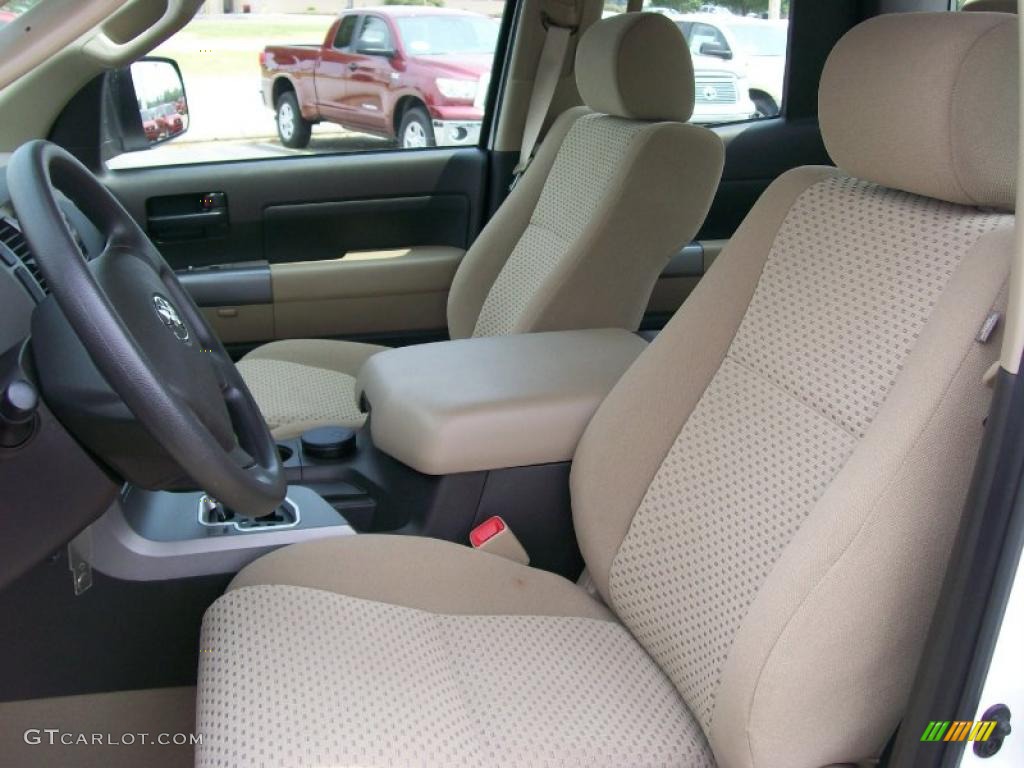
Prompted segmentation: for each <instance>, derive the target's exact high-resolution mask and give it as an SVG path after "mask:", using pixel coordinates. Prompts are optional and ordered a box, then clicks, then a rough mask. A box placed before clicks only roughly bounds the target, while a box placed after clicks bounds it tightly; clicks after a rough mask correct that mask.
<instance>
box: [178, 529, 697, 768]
mask: <svg viewBox="0 0 1024 768" xmlns="http://www.w3.org/2000/svg"><path fill="white" fill-rule="evenodd" d="M396 556H399V557H402V558H403V561H404V564H405V567H404V568H402V569H401V571H402V572H401V573H397V572H396V571H395V569H394V568H393V561H392V560H390V558H393V557H396ZM382 558H383V559H382ZM269 560H270V562H264V561H258V562H257V563H255V564H254V565H253V566H252V567H251V568H249V569H246V570H243V571H242V573H241V574H240V575H239V577H238V578H237V579H236V582H235V583H234V584H233V585H232V587H231V589H230V590H229V592H228V593H227V595H226V596H225V597H223V598H221V599H220V600H218V601H217V603H216V604H215V605H214V606H213V607H212V608H211V609H210V611H209V612H208V613H207V615H206V618H205V619H204V623H203V636H202V641H201V643H202V647H203V648H209V649H210V652H209V653H204V654H201V655H200V657H201V668H200V675H201V677H202V679H203V681H204V684H203V688H202V691H201V692H200V694H199V698H198V714H197V723H196V729H197V731H198V732H200V733H203V734H204V740H203V744H202V745H200V746H198V747H197V749H196V764H197V765H201V766H222V765H232V766H236V765H237V766H242V765H252V766H256V765H275V766H292V765H312V764H315V765H320V766H331V765H337V766H341V765H345V766H348V765H395V766H407V765H466V766H477V765H494V766H513V765H545V764H546V765H587V766H609V768H611V767H612V766H616V767H617V766H622V765H670V764H673V763H675V762H677V761H680V760H684V761H685V764H686V765H694V766H711V765H713V762H712V760H711V757H710V753H709V751H708V748H707V743H706V740H705V739H704V736H703V734H702V733H701V731H700V728H699V727H698V726H697V725H696V723H694V722H693V720H692V719H691V718H690V717H689V714H688V713H687V711H686V708H685V707H684V706H683V705H682V702H681V701H680V699H679V695H678V693H677V692H676V690H675V688H674V687H673V686H672V684H671V682H670V681H669V680H668V678H666V677H665V676H664V675H663V674H662V673H661V671H660V670H659V669H658V668H657V667H656V666H655V665H654V663H653V662H652V661H651V659H650V657H648V656H647V654H645V653H644V652H643V650H642V649H641V648H640V647H639V646H638V645H637V644H636V642H635V641H634V640H633V638H632V637H631V636H630V634H629V633H628V632H627V631H626V630H625V629H623V627H622V626H621V625H620V624H618V623H617V622H615V621H613V620H611V618H612V617H611V616H610V614H608V613H607V611H605V610H604V609H603V607H602V606H601V605H600V604H599V603H597V602H595V601H594V600H593V599H592V598H590V597H589V596H588V595H587V594H586V593H585V592H583V590H581V589H579V588H578V587H576V586H575V585H574V584H571V583H570V582H568V581H566V580H564V579H561V578H559V577H556V576H553V575H551V574H546V573H543V572H540V571H536V570H533V569H529V568H526V567H525V566H521V565H518V564H516V563H512V562H510V561H507V560H501V559H499V558H497V557H495V556H493V555H488V554H485V553H482V552H475V551H471V550H468V549H466V548H465V547H461V546H458V545H455V544H449V543H447V542H440V541H435V540H432V539H413V538H404V539H398V540H393V539H391V538H389V537H378V536H366V537H359V538H358V539H354V538H351V537H345V538H343V539H339V540H336V541H319V542H311V543H309V544H305V545H299V546H296V547H291V548H288V549H287V550H284V551H280V552H278V553H275V554H274V555H272V556H270V558H269ZM353 560H354V561H355V562H352V561H353ZM453 566H454V567H453ZM476 576H479V578H480V579H481V580H482V583H481V582H480V581H478V580H477V579H476V578H475V577H476ZM452 577H461V578H458V581H456V582H454V583H452V582H449V581H448V580H449V579H450V578H452ZM267 578H270V579H273V582H272V583H273V585H272V586H271V585H268V584H266V583H264V581H265V579H267ZM438 578H439V579H440V581H441V583H442V584H444V585H445V586H447V587H448V589H447V590H446V591H439V590H437V589H435V588H434V587H435V586H436V583H437V582H436V581H435V580H436V579H438ZM311 579H315V580H316V586H315V587H314V586H311V585H310V580H311ZM371 585H373V586H371ZM364 589H371V590H372V591H373V593H374V595H375V598H376V599H374V600H367V599H362V598H360V597H353V596H351V593H353V592H354V593H359V592H360V591H361V590H364ZM523 593H526V595H524V594H523ZM389 596H390V600H389V599H388V598H389ZM524 596H529V601H528V602H527V603H526V604H521V603H520V601H521V599H522V598H523V597H524ZM391 600H394V601H395V602H391ZM524 608H527V609H529V610H533V611H536V610H538V609H540V610H542V611H544V614H543V615H537V614H531V613H529V612H526V613H524V612H523V611H522V609H524ZM342 627H347V628H350V629H351V631H344V632H339V628H342ZM296 633H298V634H296ZM228 648H230V651H228V650H226V649H228ZM267 648H286V649H287V652H285V653H282V654H281V655H280V661H279V663H275V664H270V665H268V664H267V663H265V660H266V649H267ZM219 649H224V650H223V651H220V650H219ZM318 660H320V661H318ZM281 702H290V703H291V705H290V706H288V705H286V706H281ZM412 734H423V736H422V737H418V736H417V737H416V738H410V736H411V735H412ZM539 753H543V754H545V755H546V756H547V757H546V758H545V760H538V759H537V755H538V754H539Z"/></svg>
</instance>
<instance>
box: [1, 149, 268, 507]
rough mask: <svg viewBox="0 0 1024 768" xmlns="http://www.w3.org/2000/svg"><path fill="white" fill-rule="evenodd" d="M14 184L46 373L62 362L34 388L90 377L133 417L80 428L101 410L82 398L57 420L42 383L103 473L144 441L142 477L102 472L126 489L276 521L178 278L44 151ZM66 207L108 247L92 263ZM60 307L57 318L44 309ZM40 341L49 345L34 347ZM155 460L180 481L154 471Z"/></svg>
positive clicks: (128, 466)
mask: <svg viewBox="0 0 1024 768" xmlns="http://www.w3.org/2000/svg"><path fill="white" fill-rule="evenodd" d="M7 181H8V188H9V192H10V196H11V202H12V203H13V205H14V209H15V212H16V213H17V216H18V220H19V223H20V224H21V227H22V232H23V234H24V235H25V238H26V239H27V240H28V243H29V246H30V248H31V250H32V254H33V255H34V256H35V258H36V261H37V263H38V265H39V268H40V270H41V271H42V273H43V276H44V277H45V278H46V281H47V283H48V284H49V286H50V289H51V291H52V297H49V298H48V299H47V300H46V301H44V302H43V303H42V304H40V305H39V307H37V310H36V316H39V317H40V318H41V319H40V320H39V322H38V323H37V321H36V317H33V333H32V345H33V352H34V354H35V355H36V358H37V360H38V359H39V357H40V353H43V352H44V351H46V348H47V347H48V346H50V345H52V346H50V351H49V354H50V356H51V357H50V359H51V361H52V360H53V356H54V355H55V354H56V355H58V359H57V361H56V363H53V362H51V364H50V365H46V364H42V365H39V366H38V367H39V375H40V378H41V379H43V378H44V377H43V374H44V373H46V372H47V371H49V373H50V375H49V376H48V377H46V378H49V379H51V383H53V384H54V387H55V388H58V389H59V388H60V387H59V385H57V384H56V379H57V378H58V377H59V378H62V379H64V380H68V381H86V380H90V373H89V372H88V371H85V370H84V369H86V368H90V366H95V369H94V370H93V371H92V374H91V379H94V380H96V381H100V379H101V378H102V380H105V385H109V389H110V390H112V391H113V392H112V393H111V398H110V399H113V396H114V395H116V398H119V402H118V403H117V404H118V405H120V404H122V403H123V406H127V411H128V412H130V414H128V413H126V412H125V409H124V408H123V407H122V408H121V409H120V410H121V413H120V415H117V413H116V412H117V410H118V409H117V408H112V407H111V404H110V403H109V402H107V403H104V404H102V405H101V406H97V407H94V408H93V409H92V412H91V413H89V415H88V417H86V416H83V415H82V414H81V413H80V412H79V409H89V408H90V404H93V405H95V403H96V402H97V401H99V400H102V397H100V396H99V395H96V394H95V392H93V393H92V394H83V393H82V390H83V389H85V387H79V388H78V394H77V396H76V397H65V398H63V400H64V402H63V404H62V405H63V412H62V409H61V407H54V406H53V404H51V403H50V402H49V398H48V397H47V386H46V385H47V382H46V381H41V385H42V389H43V394H44V398H47V402H48V404H50V405H51V408H52V409H53V410H54V411H55V412H56V413H57V414H58V416H60V417H61V420H62V421H63V422H64V423H65V426H67V427H68V428H69V429H70V430H71V431H72V432H73V433H74V434H75V436H76V437H78V438H79V439H80V440H81V441H82V442H83V443H85V444H86V445H87V446H88V447H90V448H92V449H93V451H94V452H95V453H98V454H99V455H100V457H101V458H104V459H109V458H110V457H109V456H108V455H105V453H106V451H105V449H104V446H109V445H110V444H111V437H110V435H111V434H120V435H127V434H134V435H136V436H141V438H140V439H138V440H136V441H135V442H134V444H128V443H129V442H130V441H127V440H125V439H122V440H121V443H122V445H121V446H120V452H121V454H122V455H129V456H130V455H131V454H132V453H133V451H134V452H138V453H139V454H146V455H148V456H149V460H148V464H146V466H145V468H142V467H141V465H140V466H139V468H138V469H137V471H135V470H134V469H133V467H135V464H133V462H132V461H130V460H127V459H122V460H117V459H115V460H112V461H111V460H108V463H109V464H110V465H111V466H113V467H114V468H115V470H117V471H118V474H121V475H122V477H124V479H126V480H129V481H132V482H139V484H142V485H145V486H146V487H154V486H156V487H159V486H163V487H175V486H176V487H182V485H186V486H188V485H191V487H194V488H199V489H202V490H204V491H206V492H208V493H210V494H211V495H213V496H214V497H216V498H217V499H218V500H219V501H221V502H223V503H224V504H225V505H226V506H228V507H229V508H231V509H233V510H235V511H237V512H240V513H242V514H245V515H252V516H254V517H257V516H262V515H265V514H268V513H270V512H272V511H273V510H274V509H275V508H276V507H277V506H278V505H279V504H280V503H281V502H282V500H283V499H284V495H285V490H286V487H287V483H286V480H285V476H284V471H283V470H282V468H281V463H280V461H279V458H278V453H277V446H276V445H275V443H274V440H273V438H272V437H271V436H270V432H269V431H268V429H267V425H266V422H265V421H264V419H263V416H262V415H261V413H260V410H259V407H258V406H257V405H256V402H255V401H254V400H253V398H252V395H251V394H250V393H249V390H248V388H247V387H246V386H245V383H244V381H243V380H242V377H241V375H240V374H239V373H238V369H237V368H235V365H234V363H233V362H232V361H231V358H230V357H229V356H228V354H227V352H226V351H225V350H224V347H223V346H222V345H221V343H220V341H219V340H218V339H217V337H216V335H215V334H214V332H213V331H212V329H211V328H210V326H209V325H208V324H207V322H206V320H205V318H204V317H203V315H202V313H201V312H200V311H199V309H198V308H197V307H196V305H195V303H194V302H193V301H192V298H191V297H190V296H189V294H188V293H187V291H185V289H184V288H183V287H182V285H181V283H180V282H179V281H178V279H177V277H176V276H175V274H174V270H172V269H171V268H170V267H169V266H168V264H167V262H166V261H164V259H163V257H162V256H161V255H160V252H159V251H158V250H157V249H156V247H155V246H154V245H153V243H152V242H151V241H150V240H149V238H148V237H147V236H146V234H145V233H144V232H143V231H142V229H141V228H140V227H139V226H138V224H136V223H135V221H134V219H132V217H131V216H130V215H129V214H128V212H127V211H126V210H125V209H124V208H123V207H122V206H121V204H120V203H119V202H118V201H117V200H116V199H115V198H114V196H113V195H112V194H111V193H110V192H108V191H107V189H106V188H105V187H104V186H103V185H102V184H100V182H99V181H98V180H97V179H96V177H95V176H94V175H93V174H92V173H91V172H90V171H89V169H88V168H86V167H85V166H84V165H82V164H81V163H80V162H79V161H78V160H76V159H75V158H74V157H72V156H71V155H70V154H68V153H67V152H65V151H64V150H63V149H61V148H60V147H57V146H56V145H54V144H51V143H49V142H46V141H33V142H30V143H28V144H25V145H23V146H22V147H20V148H19V149H18V150H17V151H16V152H15V153H14V155H13V156H12V157H11V159H10V162H9V164H8V168H7ZM58 190H59V192H58ZM62 194H63V195H64V196H66V197H67V198H68V199H70V200H71V201H72V202H73V203H74V204H75V205H76V206H77V207H78V208H79V210H81V211H82V213H83V214H85V216H86V217H87V218H89V219H90V221H92V223H93V224H94V225H95V226H96V227H97V228H98V229H99V230H100V232H101V234H102V235H103V236H104V237H105V238H106V245H105V247H104V249H103V251H102V253H100V254H99V255H98V256H97V257H96V258H94V259H92V260H91V261H88V262H87V261H86V260H85V258H83V255H82V252H81V250H80V249H79V246H78V241H77V238H76V236H75V234H74V232H73V231H72V229H71V227H70V225H69V223H68V221H67V219H66V218H65V216H64V213H63V212H62V209H61V195H62ZM53 300H56V305H55V306H49V307H47V304H48V302H49V303H51V304H52V301H53ZM58 308H59V311H57V310H58ZM47 318H49V319H47ZM37 328H38V329H40V330H39V332H40V333H42V334H43V338H37ZM61 329H64V330H61ZM76 342H77V346H78V347H79V349H78V350H76V349H75V348H74V347H75V346H76ZM83 349H84V352H86V353H87V354H82V350H83ZM55 350H59V351H55ZM96 371H98V372H99V374H101V376H97V375H96V373H95V372H96ZM72 388H73V387H72ZM130 417H134V419H135V420H137V424H136V425H133V428H134V432H133V431H132V430H131V429H128V430H125V429H124V422H125V421H126V420H129V419H130ZM85 425H88V427H86V426H85ZM138 425H141V426H142V427H143V429H138ZM76 426H78V427H79V428H78V429H76ZM147 439H151V440H152V441H153V443H155V444H156V445H155V446H153V447H154V448H158V449H159V450H155V451H152V450H150V451H147V448H146V446H145V445H141V444H140V443H144V442H145V441H146V440H147ZM109 453H111V454H113V453H117V452H116V451H109ZM153 454H159V455H160V456H162V457H163V458H164V460H165V461H164V463H168V462H173V464H174V466H173V468H168V467H166V466H164V467H160V468H158V469H154V466H153V465H154V460H153V458H152V456H153ZM155 463H156V464H159V463H160V462H159V461H155ZM133 474H137V475H138V476H137V477H132V476H131V475H133ZM182 474H184V476H185V477H184V478H182ZM168 478H176V479H175V480H173V481H172V480H169V479H168ZM189 480H190V481H191V483H189Z"/></svg>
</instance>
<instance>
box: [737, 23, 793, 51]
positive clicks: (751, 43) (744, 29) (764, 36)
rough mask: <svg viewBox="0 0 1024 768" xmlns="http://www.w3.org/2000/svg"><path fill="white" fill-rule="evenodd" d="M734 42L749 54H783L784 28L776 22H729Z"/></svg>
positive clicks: (784, 49) (784, 47)
mask: <svg viewBox="0 0 1024 768" xmlns="http://www.w3.org/2000/svg"><path fill="white" fill-rule="evenodd" d="M729 29H730V31H731V32H732V34H733V36H735V38H736V42H737V43H738V44H739V46H740V47H741V48H742V49H743V50H744V52H745V53H747V54H748V55H749V56H785V55H786V28H785V27H784V26H782V25H776V24H763V25H762V24H730V25H729Z"/></svg>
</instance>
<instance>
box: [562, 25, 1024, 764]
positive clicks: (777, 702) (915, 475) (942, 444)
mask: <svg viewBox="0 0 1024 768" xmlns="http://www.w3.org/2000/svg"><path fill="white" fill-rule="evenodd" d="M1016 59H1017V38H1016V17H1015V16H1008V15H1005V14H982V13H975V14H958V13H944V14H910V13H908V14H893V15H888V16H882V17H878V18H875V19H872V20H869V21H868V22H866V23H864V24H862V25H860V26H858V27H857V28H855V29H853V30H852V31H850V32H849V34H847V35H846V36H845V37H844V38H843V39H842V40H841V41H840V42H839V43H838V44H837V46H836V48H835V50H834V51H833V52H832V54H831V56H830V57H829V59H828V62H827V64H826V67H825V71H824V74H823V76H822V81H821V89H820V97H819V106H820V108H819V113H820V121H821V127H822V132H823V135H824V138H825V143H826V147H827V148H828V150H829V153H830V154H831V156H832V158H833V160H834V161H835V162H836V164H837V166H838V168H826V167H806V168H799V169H796V170H793V171H791V172H788V173H786V174H784V175H783V176H781V177H780V178H779V179H777V180H776V181H775V182H774V183H773V184H772V185H771V187H770V188H769V189H768V190H767V191H766V192H765V193H764V195H763V196H762V198H761V199H760V200H759V201H758V203H757V205H756V206H755V207H754V209H753V210H752V211H751V213H750V214H749V215H748V217H747V218H746V220H745V221H744V222H743V224H742V226H741V227H740V228H739V229H738V231H737V232H736V233H735V235H734V236H733V238H732V239H731V241H730V243H729V245H728V247H727V248H726V249H725V250H724V251H723V253H722V254H721V255H720V256H719V258H718V259H717V260H716V261H715V264H714V265H713V267H712V268H711V269H710V270H709V272H708V274H707V275H706V276H705V278H704V279H703V280H702V281H701V283H700V284H699V285H698V287H697V289H696V290H695V291H694V293H693V294H692V295H691V297H690V298H689V299H688V300H687V302H686V304H685V305H684V306H683V307H682V309H681V310H680V311H679V312H678V313H677V315H676V316H675V317H674V318H673V320H672V322H671V323H670V324H669V325H668V327H667V328H666V329H665V331H664V332H662V334H661V335H659V336H658V338H657V339H656V340H655V341H654V342H653V343H652V344H651V346H650V347H649V348H648V349H647V350H646V351H645V352H644V353H643V354H642V355H641V356H640V358H639V359H638V360H637V362H636V363H635V364H634V365H633V366H632V368H631V369H630V370H629V371H628V372H627V373H626V375H625V376H624V377H623V378H622V380H621V381H620V383H619V384H618V385H617V387H616V388H615V389H614V390H613V391H612V393H611V394H610V395H609V396H608V398H607V399H606V400H605V402H604V403H603V404H602V406H601V408H600V409H599V410H598V412H597V414H596V415H595V417H594V419H593V420H592V422H591V423H590V425H589V427H588V429H587V431H586V433H585V435H584V437H583V439H582V441H581V443H580V445H579V448H578V450H577V454H576V457H575V459H574V462H573V470H572V493H573V512H574V518H575V523H576V531H577V535H578V537H579V541H580V547H581V549H582V551H583V554H584V557H585V559H586V562H587V565H588V568H589V570H590V572H591V574H592V576H593V578H594V580H595V582H596V584H597V586H598V588H599V590H600V591H601V593H602V595H603V596H604V597H605V599H606V600H607V602H608V604H609V605H610V606H611V607H612V608H613V610H614V611H615V612H616V613H617V615H618V616H619V617H620V618H621V620H622V621H623V623H624V624H625V625H626V626H627V627H628V628H629V629H630V630H631V631H632V632H633V634H634V635H635V636H636V638H637V639H638V640H639V641H640V642H641V643H642V644H643V645H644V646H645V647H646V649H647V650H648V651H649V653H650V654H651V655H652V657H653V658H654V659H655V660H656V661H657V662H658V664H659V665H660V666H661V667H662V668H663V669H664V670H665V672H666V673H667V674H668V676H669V677H670V678H671V679H672V680H673V682H674V683H675V685H676V687H677V688H678V690H679V692H680V693H681V695H682V697H683V699H684V700H685V702H686V704H687V705H688V707H689V708H690V710H691V711H692V713H693V714H694V716H695V717H696V718H697V720H698V722H699V723H700V724H701V726H702V727H703V728H704V731H705V733H706V735H707V737H708V740H709V742H710V744H711V747H712V749H713V751H714V754H715V758H716V760H717V762H718V765H719V766H789V767H792V766H821V765H826V764H830V763H845V762H856V761H858V760H860V759H863V758H868V757H871V756H872V755H876V754H877V753H878V752H879V751H880V750H881V748H882V746H883V745H884V743H885V741H886V739H887V738H888V736H889V734H890V733H891V732H892V730H893V728H894V727H895V726H896V723H897V722H898V719H899V715H900V712H901V710H902V708H903V706H904V704H905V701H906V697H907V695H908V691H909V688H910V684H911V680H912V677H913V674H914V671H915V665H916V663H917V660H918V658H919V655H920V650H921V647H922V643H923V639H924V636H925V633H926V630H927V628H928V624H929V620H930V617H931V615H932V613H933V610H934V607H935V603H936V599H937V594H938V590H939V586H940V583H941V580H942V576H943V570H944V567H945V564H946V561H947V559H948V554H949V550H950V547H951V543H952V540H953V537H954V534H955V530H956V528H957V524H958V521H959V517H960V512H961V506H962V504H963V502H964V499H965V495H966V489H967V485H968V480H969V477H970V474H971V470H972V466H973V463H974V457H975V453H976V451H977V448H978V446H979V441H980V438H981V433H982V421H983V419H984V417H985V414H986V411H987V405H988V401H989V392H988V390H987V388H986V387H985V386H984V385H983V384H982V377H983V375H984V372H985V371H986V369H987V367H988V366H989V365H990V364H991V363H992V362H993V361H994V360H995V359H996V357H997V354H998V348H999V343H998V335H999V332H998V326H997V330H996V332H995V333H994V334H993V335H992V336H991V338H984V334H982V337H981V339H980V340H979V328H981V327H982V326H983V325H984V324H985V323H986V320H987V319H989V318H990V317H991V316H992V313H993V312H995V311H998V308H999V307H1001V306H1002V304H1003V303H1004V302H1005V290H1006V288H1005V286H1006V280H1007V276H1008V270H1009V262H1010V253H1011V250H1012V239H1013V235H1012V228H1013V221H1014V217H1013V215H1012V213H1011V211H1012V209H1013V205H1014V197H1015V181H1014V179H1015V167H1016V141H1017V139H1016V136H1017V129H1016V125H1017V120H1016V110H1017V76H1016V72H1017V63H1016Z"/></svg>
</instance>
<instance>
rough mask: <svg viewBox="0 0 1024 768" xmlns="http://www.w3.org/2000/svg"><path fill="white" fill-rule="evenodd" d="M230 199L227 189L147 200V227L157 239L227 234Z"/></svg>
mask: <svg viewBox="0 0 1024 768" xmlns="http://www.w3.org/2000/svg"><path fill="white" fill-rule="evenodd" d="M227 203H228V201H227V196H226V195H225V194H224V193H223V192H210V193H207V194H201V195H175V196H172V197H163V198H151V199H150V200H149V201H147V205H146V208H147V216H146V227H147V229H148V230H149V234H150V235H151V236H152V237H153V239H154V240H159V241H164V242H167V241H172V240H199V239H203V238H208V237H221V236H223V235H225V234H227V231H228V226H229V219H228V204H227Z"/></svg>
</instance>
